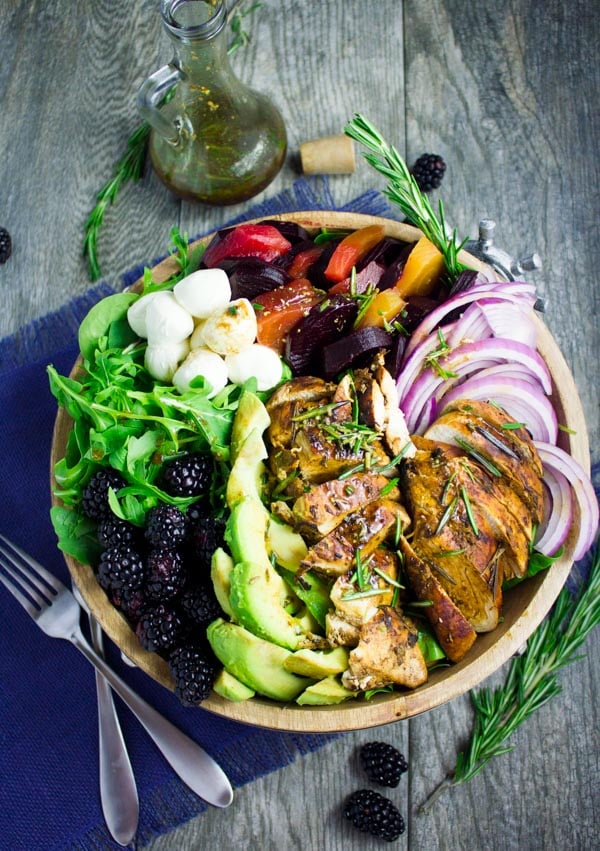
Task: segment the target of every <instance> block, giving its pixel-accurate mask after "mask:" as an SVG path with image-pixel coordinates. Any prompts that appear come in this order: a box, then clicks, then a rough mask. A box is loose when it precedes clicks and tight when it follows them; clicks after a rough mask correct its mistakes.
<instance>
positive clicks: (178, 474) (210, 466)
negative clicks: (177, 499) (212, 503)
mask: <svg viewBox="0 0 600 851" xmlns="http://www.w3.org/2000/svg"><path fill="white" fill-rule="evenodd" d="M213 470H214V463H213V459H212V455H210V453H208V452H192V453H190V454H189V455H182V456H181V457H180V458H174V459H173V460H172V461H167V462H166V463H165V464H164V465H163V467H162V470H161V472H160V476H159V482H158V483H159V485H160V487H161V488H162V489H163V490H164V491H165V493H168V494H170V495H171V496H202V495H203V494H206V493H208V491H209V488H210V485H211V482H212V477H213Z"/></svg>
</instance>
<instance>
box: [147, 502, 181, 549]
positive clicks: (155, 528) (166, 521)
mask: <svg viewBox="0 0 600 851" xmlns="http://www.w3.org/2000/svg"><path fill="white" fill-rule="evenodd" d="M185 533H186V523H185V517H184V515H183V514H182V513H181V511H180V510H179V509H178V508H177V506H176V505H167V504H166V503H161V504H160V505H157V506H155V507H154V508H151V509H150V511H149V512H148V514H147V517H146V531H145V533H144V535H145V538H146V540H147V541H148V543H149V544H150V546H152V547H157V548H158V547H176V546H177V545H178V544H181V543H183V541H184V539H185Z"/></svg>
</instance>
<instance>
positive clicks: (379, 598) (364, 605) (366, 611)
mask: <svg viewBox="0 0 600 851" xmlns="http://www.w3.org/2000/svg"><path fill="white" fill-rule="evenodd" d="M377 571H379V573H377ZM366 573H367V574H368V578H367V581H366V583H365V584H366V588H363V591H369V592H374V591H379V593H378V594H373V596H369V597H367V596H362V597H361V596H360V595H359V596H357V594H359V590H358V587H357V584H356V581H354V580H352V571H351V573H350V574H347V573H345V574H344V575H343V576H338V578H337V579H336V580H335V582H334V583H333V588H332V589H331V602H332V603H333V605H334V607H335V611H336V614H337V615H339V616H340V617H342V618H344V620H345V621H347V622H348V623H350V624H352V625H353V626H357V627H361V626H362V624H363V623H365V621H367V620H369V618H370V617H372V615H373V612H374V610H375V609H377V607H378V606H389V605H390V604H391V602H392V598H393V596H394V587H393V586H392V585H391V584H390V583H389V582H386V580H385V579H384V578H383V576H381V574H382V573H384V574H385V575H386V576H389V577H390V579H392V580H396V578H397V576H398V557H397V556H396V554H395V553H393V552H391V550H384V549H378V550H375V552H374V553H373V554H372V555H371V557H370V559H369V560H368V564H367V565H366Z"/></svg>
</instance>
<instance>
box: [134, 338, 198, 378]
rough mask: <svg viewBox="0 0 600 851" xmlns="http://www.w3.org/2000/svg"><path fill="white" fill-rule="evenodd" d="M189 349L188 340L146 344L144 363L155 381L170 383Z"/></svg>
mask: <svg viewBox="0 0 600 851" xmlns="http://www.w3.org/2000/svg"><path fill="white" fill-rule="evenodd" d="M189 350H190V344H189V341H188V340H182V341H181V342H180V343H168V344H167V345H166V346H152V345H148V346H146V352H145V354H144V365H145V367H146V369H147V370H148V372H149V373H150V375H151V376H152V377H153V378H156V380H157V381H164V382H165V383H170V382H171V381H172V380H173V376H174V375H175V371H176V370H177V367H178V366H179V364H180V363H181V361H182V360H183V359H184V358H185V357H186V356H187V354H188V352H189Z"/></svg>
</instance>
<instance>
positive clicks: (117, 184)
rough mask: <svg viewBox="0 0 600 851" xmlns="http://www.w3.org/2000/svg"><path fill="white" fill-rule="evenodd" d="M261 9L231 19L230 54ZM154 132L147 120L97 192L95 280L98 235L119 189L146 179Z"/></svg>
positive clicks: (91, 236) (89, 248)
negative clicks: (247, 23)
mask: <svg viewBox="0 0 600 851" xmlns="http://www.w3.org/2000/svg"><path fill="white" fill-rule="evenodd" d="M261 6H262V3H253V4H252V6H250V8H248V9H247V10H245V11H241V9H236V11H235V12H234V13H233V14H232V16H231V20H230V27H231V32H232V39H231V41H230V43H229V46H228V48H227V52H228V53H229V54H230V55H231V54H232V53H235V51H236V50H238V49H239V48H240V47H243V46H244V45H246V44H248V42H249V41H250V35H249V34H248V33H247V32H246V30H245V29H244V28H243V26H242V23H243V19H244V18H246V17H247V16H248V15H250V14H252V12H255V11H256V10H257V9H260V7H261ZM150 129H151V128H150V125H149V124H148V123H147V122H146V121H144V122H143V123H142V124H140V125H139V126H138V127H137V128H136V129H135V130H134V131H133V133H132V134H131V136H130V137H129V138H128V139H127V143H126V146H125V153H124V154H123V155H122V156H121V158H120V159H119V160H117V163H116V164H115V167H114V169H113V175H112V177H111V178H110V180H108V181H107V182H106V183H105V184H104V186H103V187H102V188H101V189H100V190H99V192H98V193H97V195H96V204H95V206H94V208H93V210H92V212H91V213H90V215H89V216H88V218H87V221H86V223H85V236H84V240H83V256H84V257H87V262H88V275H89V278H90V280H91V281H97V280H98V278H99V277H100V275H101V274H102V273H101V270H100V264H99V262H98V234H99V232H100V228H101V227H102V223H103V221H104V214H105V212H106V210H107V208H108V207H110V206H111V204H114V203H115V200H116V197H117V194H118V192H119V190H120V189H121V188H122V187H123V186H124V185H125V184H126V183H127V182H128V181H130V180H132V181H134V182H135V183H137V181H138V180H140V178H141V177H142V175H143V173H144V165H145V163H146V154H147V152H148V140H149V139H150Z"/></svg>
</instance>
